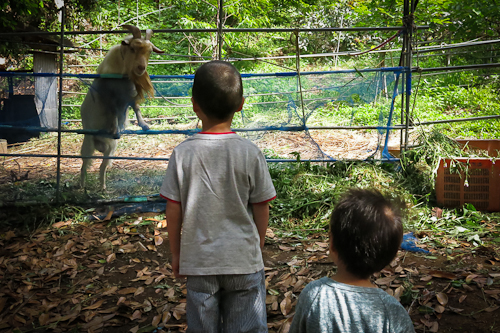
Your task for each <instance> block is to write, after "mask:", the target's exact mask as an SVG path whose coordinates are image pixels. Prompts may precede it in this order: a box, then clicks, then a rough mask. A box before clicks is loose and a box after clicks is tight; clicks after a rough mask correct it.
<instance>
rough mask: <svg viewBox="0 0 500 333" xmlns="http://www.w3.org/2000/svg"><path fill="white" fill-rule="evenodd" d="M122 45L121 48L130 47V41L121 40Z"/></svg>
mask: <svg viewBox="0 0 500 333" xmlns="http://www.w3.org/2000/svg"><path fill="white" fill-rule="evenodd" d="M122 45H123V46H129V45H130V39H124V40H122Z"/></svg>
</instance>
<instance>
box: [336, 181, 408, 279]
mask: <svg viewBox="0 0 500 333" xmlns="http://www.w3.org/2000/svg"><path fill="white" fill-rule="evenodd" d="M330 237H332V240H331V241H332V244H333V247H334V248H335V250H336V251H337V252H338V256H339V258H340V260H342V263H343V264H344V265H345V266H346V269H347V271H348V272H349V273H351V274H353V275H355V276H357V277H358V278H361V279H366V278H368V277H370V275H372V274H373V273H375V272H378V271H381V270H382V269H383V268H384V267H385V266H387V265H388V264H390V263H391V261H392V260H393V259H394V257H395V256H396V254H397V252H398V249H399V246H400V245H401V241H402V238H403V225H402V215H401V210H400V209H399V207H398V205H395V204H393V203H392V202H391V201H390V200H388V199H386V198H385V197H384V196H383V195H382V194H381V193H380V192H379V191H377V190H367V189H365V190H363V189H351V190H349V191H348V192H347V193H346V194H344V196H342V198H341V199H340V201H339V202H338V203H337V205H336V207H335V209H334V210H333V213H332V217H331V219H330Z"/></svg>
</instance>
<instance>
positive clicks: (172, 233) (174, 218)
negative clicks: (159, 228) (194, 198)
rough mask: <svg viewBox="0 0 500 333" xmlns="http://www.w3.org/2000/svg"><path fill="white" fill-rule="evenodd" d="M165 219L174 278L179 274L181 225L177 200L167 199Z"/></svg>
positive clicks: (180, 212) (179, 207) (179, 205)
mask: <svg viewBox="0 0 500 333" xmlns="http://www.w3.org/2000/svg"><path fill="white" fill-rule="evenodd" d="M165 218H166V219H167V231H168V240H169V242H170V252H172V270H173V271H174V275H175V277H176V278H178V277H182V276H180V275H179V255H180V252H181V227H182V206H181V204H180V203H178V202H174V201H171V200H169V201H168V202H167V208H166V210H165Z"/></svg>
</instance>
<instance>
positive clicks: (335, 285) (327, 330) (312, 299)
mask: <svg viewBox="0 0 500 333" xmlns="http://www.w3.org/2000/svg"><path fill="white" fill-rule="evenodd" d="M299 332H300V333H305V332H309V333H360V332H373V333H399V332H405V333H406V332H411V333H413V332H415V329H414V328H413V323H412V321H411V319H410V316H409V315H408V313H407V312H406V310H405V309H404V307H403V306H402V305H401V304H400V303H399V302H398V301H397V300H396V299H395V298H394V297H392V296H390V295H389V294H387V293H386V292H385V291H383V290H382V289H378V288H367V287H358V286H351V285H347V284H344V283H339V282H336V281H334V280H332V279H330V278H327V277H324V278H321V279H319V280H316V281H313V282H311V283H309V284H308V285H307V286H306V288H304V290H303V291H302V293H301V294H300V297H299V301H298V304H297V307H296V312H295V317H294V318H293V322H292V326H291V328H290V333H299Z"/></svg>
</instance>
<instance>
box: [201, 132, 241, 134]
mask: <svg viewBox="0 0 500 333" xmlns="http://www.w3.org/2000/svg"><path fill="white" fill-rule="evenodd" d="M235 133H236V132H223V133H213V132H199V134H235Z"/></svg>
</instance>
